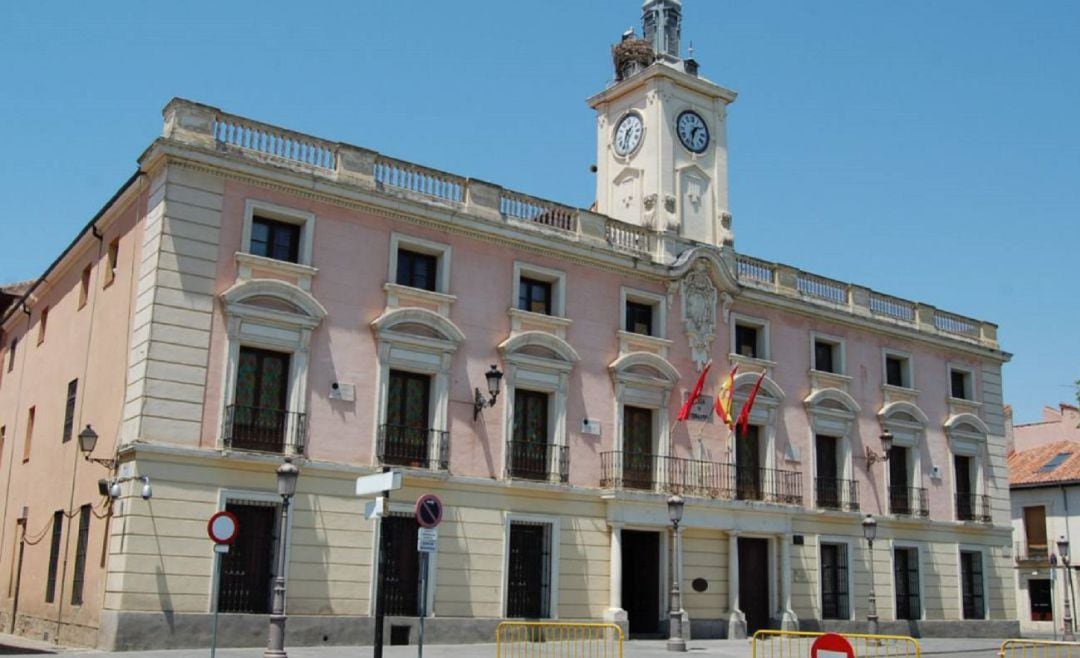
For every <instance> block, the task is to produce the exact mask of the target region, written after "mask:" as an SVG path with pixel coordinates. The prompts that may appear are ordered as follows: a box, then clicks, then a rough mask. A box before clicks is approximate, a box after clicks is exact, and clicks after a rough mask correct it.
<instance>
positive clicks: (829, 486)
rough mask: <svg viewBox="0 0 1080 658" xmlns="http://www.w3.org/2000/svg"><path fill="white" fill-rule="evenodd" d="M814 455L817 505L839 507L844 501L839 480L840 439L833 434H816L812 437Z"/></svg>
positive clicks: (823, 507) (825, 507) (824, 507)
mask: <svg viewBox="0 0 1080 658" xmlns="http://www.w3.org/2000/svg"><path fill="white" fill-rule="evenodd" d="M814 443H815V446H814V447H815V455H814V462H815V466H816V470H817V477H816V478H815V485H816V486H815V489H816V490H817V492H816V493H817V506H818V507H819V508H822V509H840V508H841V507H840V504H841V502H843V501H844V499H845V496H844V494H845V493H847V492H846V491H844V490H843V486H842V485H843V484H846V483H844V482H842V481H841V480H840V477H839V476H840V473H839V465H840V451H839V445H838V444H839V443H840V440H839V439H837V438H836V437H835V436H825V435H822V434H818V435H817V436H815V437H814Z"/></svg>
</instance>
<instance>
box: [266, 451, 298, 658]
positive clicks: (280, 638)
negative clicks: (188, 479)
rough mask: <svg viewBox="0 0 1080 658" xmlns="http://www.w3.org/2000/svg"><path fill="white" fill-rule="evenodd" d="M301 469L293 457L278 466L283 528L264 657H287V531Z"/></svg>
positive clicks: (278, 549) (279, 540)
mask: <svg viewBox="0 0 1080 658" xmlns="http://www.w3.org/2000/svg"><path fill="white" fill-rule="evenodd" d="M298 477H300V469H299V468H297V467H296V466H294V465H293V463H292V458H291V457H286V458H285V463H284V464H282V465H281V466H278V468H277V488H278V494H279V495H280V496H281V529H280V530H279V531H278V546H277V556H278V563H277V573H276V574H275V575H274V599H273V604H272V605H273V607H272V610H271V612H270V641H269V643H268V644H267V647H266V651H264V652H263V658H287V657H288V654H286V653H285V531H286V530H287V529H288V527H289V501H290V500H291V499H292V497H293V496H294V495H295V494H296V479H297V478H298Z"/></svg>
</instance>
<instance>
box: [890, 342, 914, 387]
mask: <svg viewBox="0 0 1080 658" xmlns="http://www.w3.org/2000/svg"><path fill="white" fill-rule="evenodd" d="M884 356H885V384H886V385H888V386H898V387H900V388H914V385H913V384H912V378H911V356H909V355H908V354H905V353H903V352H896V351H893V350H885V352H884Z"/></svg>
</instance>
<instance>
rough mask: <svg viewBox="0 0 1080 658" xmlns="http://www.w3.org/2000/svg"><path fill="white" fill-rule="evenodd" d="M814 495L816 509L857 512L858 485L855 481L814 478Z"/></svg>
mask: <svg viewBox="0 0 1080 658" xmlns="http://www.w3.org/2000/svg"><path fill="white" fill-rule="evenodd" d="M814 494H815V502H816V503H817V508H818V509H828V510H837V511H841V512H858V511H859V483H858V482H856V481H855V480H841V479H837V478H814Z"/></svg>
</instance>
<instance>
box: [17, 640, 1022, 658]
mask: <svg viewBox="0 0 1080 658" xmlns="http://www.w3.org/2000/svg"><path fill="white" fill-rule="evenodd" d="M1001 642H1002V640H999V639H991V638H925V639H922V640H920V641H919V643H920V645H921V647H922V655H923V656H931V657H937V656H950V657H956V658H993V657H994V656H996V655H997V651H998V648H999V647H1000V646H1001ZM3 645H9V646H10V645H15V646H19V647H25V648H26V649H28V650H33V649H39V650H40V649H50V647H49V645H47V644H43V643H41V642H31V641H27V640H25V639H22V638H13V637H11V636H3V635H0V646H3ZM689 648H690V650H689V652H688V654H687V655H688V656H723V657H725V658H749V657H750V643H749V641H747V640H693V641H691V642H690V645H689ZM51 649H52V650H53V651H56V652H57V653H58V654H59V655H61V656H64V657H65V658H73V657H76V656H85V657H87V658H91V657H93V658H110V657H115V658H135V657H136V656H138V657H139V658H196V657H198V658H203V657H205V656H209V655H210V650H209V649H181V650H176V651H139V652H127V653H125V652H116V653H108V652H102V651H91V650H86V649H67V650H64V649H60V650H57V649H55V648H54V647H53V648H51ZM286 650H287V651H288V653H289V656H290V657H291V658H366V657H367V656H370V655H371V654H372V649H371V647H370V646H359V647H356V646H354V647H296V648H293V647H286ZM262 653H263V649H262V648H261V647H260V648H253V649H219V650H218V652H217V655H218V656H220V658H260V657H261V656H262ZM0 654H3V655H20V654H19V653H12V652H11V649H3V648H0ZM24 655H25V654H24ZM624 655H625V656H626V658H659V657H660V656H668V657H670V656H671V654H670V653H668V652H667V649H666V646H665V643H664V641H663V640H634V641H632V642H627V643H626V645H625V652H624ZM383 656H384V657H385V658H413V657H414V656H416V646H404V647H386V648H385V649H384V651H383ZM473 656H476V657H478V658H494V656H495V645H494V644H464V645H462V644H442V645H429V646H425V647H424V658H471V657H473ZM793 658H797V657H793Z"/></svg>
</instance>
